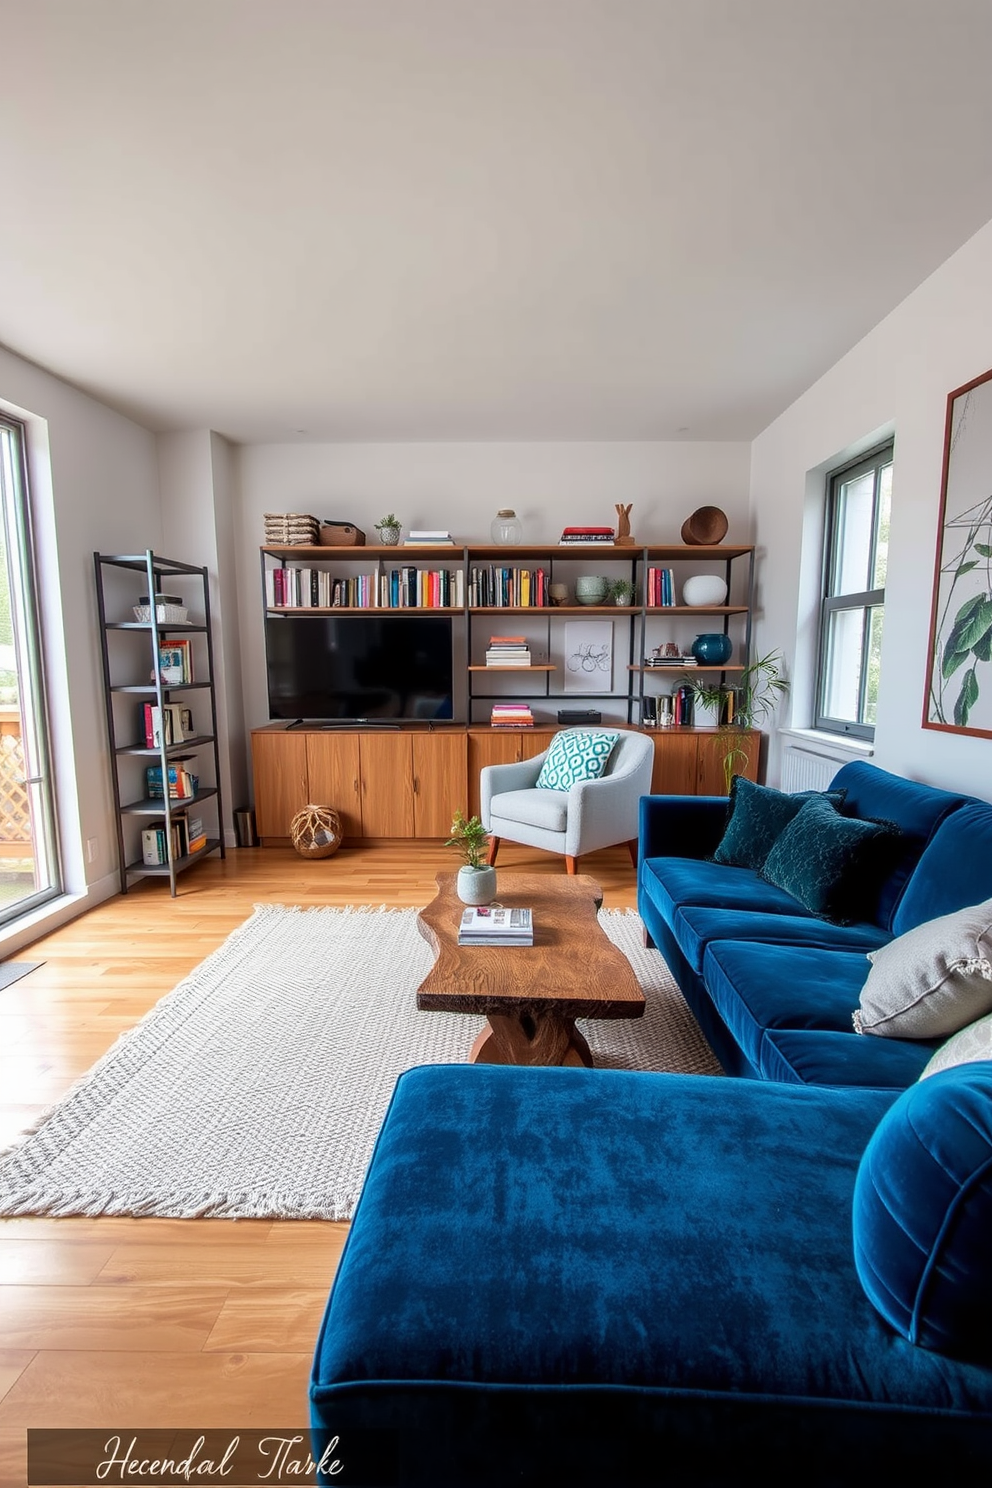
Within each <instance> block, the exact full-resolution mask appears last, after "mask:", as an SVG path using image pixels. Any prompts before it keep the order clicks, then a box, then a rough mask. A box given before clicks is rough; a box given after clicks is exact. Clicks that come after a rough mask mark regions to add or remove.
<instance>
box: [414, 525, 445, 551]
mask: <svg viewBox="0 0 992 1488" xmlns="http://www.w3.org/2000/svg"><path fill="white" fill-rule="evenodd" d="M403 546H404V547H405V548H453V547H454V546H455V539H454V538H453V537H452V535H451V533H450V532H445V531H442V530H440V529H439V528H425V527H411V529H410V533H409V536H407V537H406V538H404V541H403Z"/></svg>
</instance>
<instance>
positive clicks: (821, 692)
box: [814, 439, 895, 743]
mask: <svg viewBox="0 0 992 1488" xmlns="http://www.w3.org/2000/svg"><path fill="white" fill-rule="evenodd" d="M894 463H895V441H894V440H891V439H889V440H886V442H885V443H884V444H880V445H878V446H877V447H876V448H875V449H872V450H869V451H868V452H867V454H864V455H859V456H858V458H857V459H856V460H849V461H848V462H847V463H846V464H845V465H841V466H838V467H837V469H836V470H831V471H830V472H829V474H828V476H827V500H826V515H825V522H824V542H823V571H822V582H821V588H820V634H819V645H818V661H817V669H816V707H815V721H814V727H815V728H818V729H822V730H823V731H824V732H825V733H831V734H846V735H848V736H850V737H851V738H855V739H864V740H866V741H867V742H869V743H871V742H873V741H874V738H875V725H874V724H872V723H864V722H862V721H861V720H862V719H863V718H864V712H865V691H866V688H867V685H868V653H869V646H870V643H871V623H870V621H871V611H872V610H874V609H880V610H882V611H883V612H884V609H885V585H884V584H883V585H882V586H881V588H878V589H865V590H861V591H859V592H858V593H848V594H831V592H830V590H831V588H832V587H833V583H832V575H833V572H834V565H835V562H836V556H837V545H838V527H839V518H840V494H841V490H842V488H843V487H844V486H845V485H846V484H848V483H849V482H850V481H852V480H855V479H857V478H858V477H859V476H862V475H867V474H869V473H871V472H874V477H875V480H874V489H873V492H872V521H871V551H870V553H869V555H868V565H867V572H868V573H869V574H873V573H874V571H875V558H876V554H877V552H878V537H879V495H880V484H881V472H882V470H883V468H884V467H886V466H887V465H892V464H894ZM839 610H863V611H864V614H865V623H864V625H863V626H862V633H861V680H860V686H859V691H858V720H857V721H854V720H851V719H847V718H833V717H832V716H831V715H830V714H829V713H828V712H827V710H826V706H825V701H824V700H825V697H826V689H827V661H828V650H829V635H830V617H831V615H833V614H835V613H836V612H837V611H839Z"/></svg>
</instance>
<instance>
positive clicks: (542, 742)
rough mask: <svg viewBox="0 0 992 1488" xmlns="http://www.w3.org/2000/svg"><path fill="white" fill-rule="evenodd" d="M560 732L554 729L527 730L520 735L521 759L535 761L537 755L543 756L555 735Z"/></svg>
mask: <svg viewBox="0 0 992 1488" xmlns="http://www.w3.org/2000/svg"><path fill="white" fill-rule="evenodd" d="M559 732H560V730H559V729H556V728H552V729H538V728H536V729H527V730H526V732H525V733H522V734H521V735H520V758H521V759H522V760H525V759H533V758H534V756H535V754H543V753H544V751H545V750H546V749H547V747H548V745H549V744H550V743H551V740H552V739H553V738H554V736H555V734H557V733H559Z"/></svg>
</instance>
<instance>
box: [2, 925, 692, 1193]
mask: <svg viewBox="0 0 992 1488" xmlns="http://www.w3.org/2000/svg"><path fill="white" fill-rule="evenodd" d="M600 920H601V923H602V925H603V928H604V930H605V931H606V933H607V934H608V935H609V936H610V938H611V940H613V941H614V942H615V943H616V945H617V946H619V948H620V949H621V950H622V951H623V952H624V954H625V955H626V956H627V957H628V959H629V960H630V962H631V964H632V966H633V968H634V971H635V973H636V974H637V977H638V979H639V980H640V983H641V986H642V987H643V989H644V992H645V996H646V998H647V1007H646V1009H645V1013H644V1017H643V1018H639V1019H632V1020H622V1021H616V1022H597V1021H594V1020H591V1019H590V1020H586V1021H584V1022H583V1023H582V1024H581V1025H580V1026H581V1028H582V1031H583V1033H584V1034H585V1036H586V1038H587V1039H588V1041H589V1046H590V1048H591V1050H592V1053H593V1057H594V1059H595V1061H596V1063H597V1065H599V1066H601V1067H609V1068H613V1069H634V1070H674V1071H679V1072H682V1073H688V1072H696V1073H704V1074H709V1073H714V1074H715V1073H718V1072H719V1067H718V1065H717V1063H716V1060H715V1059H714V1057H713V1055H712V1053H711V1052H710V1050H709V1048H708V1046H707V1044H706V1042H705V1040H704V1039H703V1036H702V1034H701V1033H700V1031H699V1028H698V1027H697V1025H696V1023H695V1020H694V1019H693V1017H692V1015H691V1013H690V1012H689V1009H688V1008H687V1006H686V1004H685V1002H684V1000H683V998H682V994H681V993H680V992H679V990H678V988H677V987H676V985H675V983H674V981H673V980H672V978H671V975H670V974H669V972H668V970H667V968H666V966H665V963H664V961H663V960H662V958H661V956H660V955H659V954H658V952H657V951H645V950H644V949H643V947H642V945H641V922H640V919H639V918H638V916H637V915H635V914H633V913H632V912H631V913H628V914H623V913H621V912H619V911H603V912H602V913H601V915H600ZM432 962H433V957H432V954H431V951H430V948H429V947H428V945H427V944H426V942H425V941H424V940H423V939H422V938H421V936H420V934H419V932H418V930H417V926H416V910H413V909H400V910H384V909H380V910H376V909H306V910H303V909H287V908H285V907H283V906H278V905H262V906H260V907H259V908H257V909H256V910H255V913H254V914H253V915H252V917H251V919H249V920H247V921H246V922H245V924H244V925H242V926H240V927H239V928H238V929H237V930H235V931H234V933H233V934H232V935H231V936H229V937H228V939H227V940H226V941H225V942H224V944H223V945H222V946H221V947H220V948H219V949H218V950H217V951H215V952H214V953H213V955H212V956H209V957H208V958H207V960H206V961H204V962H203V963H202V965H201V966H198V967H197V968H196V970H195V971H193V972H192V973H191V974H190V976H189V977H187V978H186V980H185V981H184V982H182V983H180V985H179V986H178V987H176V988H175V989H174V990H173V991H172V992H170V993H168V995H167V996H165V997H163V998H162V1000H161V1001H160V1002H159V1003H157V1004H156V1006H155V1007H154V1008H153V1009H152V1010H151V1012H150V1013H148V1015H147V1016H146V1017H145V1018H144V1019H143V1020H142V1022H140V1023H139V1024H138V1025H137V1027H135V1028H134V1029H132V1030H131V1031H130V1032H129V1033H126V1034H124V1035H123V1037H122V1038H120V1039H119V1040H118V1041H117V1043H116V1044H115V1045H114V1047H113V1048H112V1049H111V1050H109V1052H108V1053H107V1054H106V1055H104V1057H103V1059H101V1060H100V1061H99V1063H98V1064H96V1065H94V1067H93V1069H92V1070H90V1072H89V1074H88V1075H86V1076H85V1077H84V1078H83V1079H82V1080H81V1081H80V1082H79V1083H78V1084H77V1085H76V1086H75V1087H74V1088H73V1090H72V1091H70V1093H69V1094H68V1095H67V1096H66V1097H65V1099H64V1100H62V1101H60V1102H59V1103H58V1105H56V1106H54V1107H53V1108H52V1110H51V1111H49V1112H48V1113H47V1114H46V1115H45V1116H44V1117H43V1118H42V1120H41V1121H40V1122H39V1123H38V1126H37V1128H36V1130H35V1131H34V1132H33V1133H32V1134H31V1135H30V1136H27V1137H25V1138H23V1139H22V1140H21V1142H20V1143H19V1144H18V1145H16V1146H15V1147H13V1148H12V1149H10V1150H9V1151H8V1152H7V1153H6V1154H5V1155H4V1156H3V1157H0V1215H8V1216H9V1215H23V1214H50V1215H68V1214H89V1215H95V1214H128V1215H158V1216H163V1217H171V1218H192V1217H195V1216H204V1215H219V1216H226V1217H228V1218H271V1219H348V1218H350V1216H351V1214H352V1211H353V1209H354V1207H355V1203H356V1201H357V1198H358V1194H359V1190H360V1189H361V1185H362V1179H363V1177H364V1175H365V1169H366V1167H367V1165H368V1161H369V1158H370V1156H371V1154H372V1146H373V1143H374V1141H375V1137H376V1133H377V1132H378V1130H379V1126H380V1124H381V1122H382V1118H383V1116H384V1114H385V1111H386V1107H387V1105H388V1104H389V1099H390V1096H391V1095H392V1091H393V1086H394V1084H395V1082H396V1078H397V1076H398V1075H399V1074H400V1073H402V1071H403V1070H406V1069H410V1068H412V1067H413V1066H414V1065H418V1064H457V1063H462V1062H464V1061H465V1059H466V1057H467V1055H468V1051H469V1049H470V1048H471V1045H472V1041H473V1039H474V1038H475V1035H476V1034H477V1033H478V1031H479V1029H480V1028H481V1027H482V1024H483V1020H482V1018H479V1017H469V1016H464V1015H461V1014H458V1013H435V1012H430V1013H427V1012H424V1013H422V1012H418V1011H417V1007H416V1000H415V996H414V994H415V991H416V988H417V986H418V984H419V983H420V982H421V981H422V980H423V978H424V977H425V976H426V975H427V972H428V971H429V969H430V967H431V965H432ZM589 1077H590V1079H595V1071H594V1070H593V1071H590V1075H589Z"/></svg>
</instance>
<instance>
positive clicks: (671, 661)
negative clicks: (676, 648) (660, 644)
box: [644, 656, 699, 667]
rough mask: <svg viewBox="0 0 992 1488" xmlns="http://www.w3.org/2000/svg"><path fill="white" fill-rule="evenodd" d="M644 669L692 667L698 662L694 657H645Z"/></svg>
mask: <svg viewBox="0 0 992 1488" xmlns="http://www.w3.org/2000/svg"><path fill="white" fill-rule="evenodd" d="M644 665H645V666H646V667H694V666H698V665H699V662H698V661H697V660H696V658H695V657H694V656H646V657H645V658H644Z"/></svg>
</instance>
